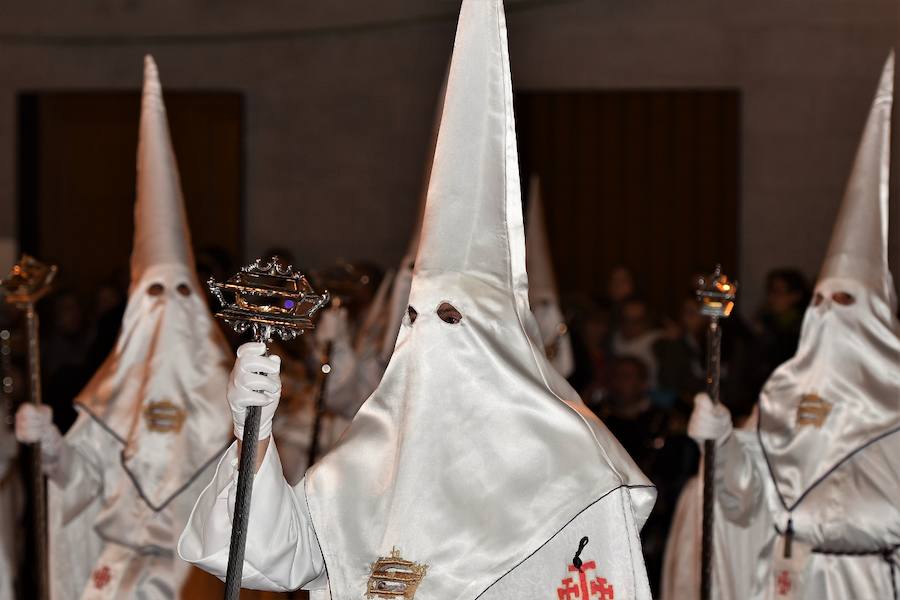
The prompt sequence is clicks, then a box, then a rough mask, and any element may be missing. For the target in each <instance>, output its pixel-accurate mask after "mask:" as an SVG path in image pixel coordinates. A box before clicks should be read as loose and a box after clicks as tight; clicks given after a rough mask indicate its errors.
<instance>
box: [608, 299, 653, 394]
mask: <svg viewBox="0 0 900 600" xmlns="http://www.w3.org/2000/svg"><path fill="white" fill-rule="evenodd" d="M662 335H663V332H662V331H660V330H658V329H654V328H653V326H652V321H651V318H650V307H649V306H648V305H647V302H646V301H645V300H644V299H642V298H639V297H632V298H629V299H628V300H625V301H624V302H623V303H622V304H621V314H620V321H619V329H618V331H615V332H613V337H612V346H611V347H612V353H613V355H615V356H634V357H637V358H639V359H641V361H642V362H643V363H644V364H645V365H646V366H647V371H648V377H647V380H648V382H649V384H650V386H651V387H654V386H655V385H656V377H657V363H656V355H655V354H654V351H653V347H654V345H655V344H656V342H657V341H658V340H659V339H660V338H661V337H662Z"/></svg>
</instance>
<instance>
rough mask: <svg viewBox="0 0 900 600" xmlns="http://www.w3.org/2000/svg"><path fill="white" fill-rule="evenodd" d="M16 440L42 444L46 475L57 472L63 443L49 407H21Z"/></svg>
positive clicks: (17, 413)
mask: <svg viewBox="0 0 900 600" xmlns="http://www.w3.org/2000/svg"><path fill="white" fill-rule="evenodd" d="M16 439H17V440H19V441H20V442H21V443H23V444H40V445H41V459H42V466H43V471H44V473H45V474H47V475H50V474H51V473H54V472H55V470H56V467H57V465H58V463H59V457H60V453H61V452H62V445H63V443H62V435H61V434H60V433H59V429H57V428H56V425H54V424H53V410H52V409H51V408H50V407H49V406H47V405H46V404H41V405H39V406H38V405H34V404H31V403H25V404H23V405H22V406H20V407H19V410H17V411H16Z"/></svg>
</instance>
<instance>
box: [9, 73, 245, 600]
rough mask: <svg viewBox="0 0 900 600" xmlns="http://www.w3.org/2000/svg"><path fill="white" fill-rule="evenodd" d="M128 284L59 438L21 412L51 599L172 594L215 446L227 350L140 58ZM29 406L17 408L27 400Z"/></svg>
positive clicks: (226, 433) (36, 414) (41, 417)
mask: <svg viewBox="0 0 900 600" xmlns="http://www.w3.org/2000/svg"><path fill="white" fill-rule="evenodd" d="M134 214H135V235H134V248H133V250H132V255H131V287H130V289H129V294H128V304H127V307H126V310H125V315H124V317H123V321H122V329H121V332H120V334H119V338H118V340H117V342H116V346H115V348H114V349H113V351H112V353H111V354H110V356H109V357H108V358H107V359H106V361H105V362H104V363H103V365H102V366H101V367H100V369H99V370H98V371H97V373H96V374H95V375H94V377H93V379H91V381H90V382H89V383H88V385H87V387H86V388H85V389H84V390H83V391H82V392H81V394H80V395H79V396H78V397H77V398H76V399H75V405H76V407H77V408H78V411H79V416H78V419H77V420H76V422H75V424H74V425H73V426H72V428H71V429H70V430H69V432H68V433H67V434H66V436H65V438H64V439H60V437H59V432H58V431H57V430H56V428H55V427H53V425H52V423H51V421H50V411H49V409H45V410H43V411H36V410H34V409H33V408H31V409H30V410H20V412H19V414H18V415H17V423H16V431H17V435H18V436H19V438H20V439H21V440H23V441H40V442H41V447H42V451H43V454H44V458H45V471H46V473H47V475H48V477H49V480H50V485H49V494H50V510H49V513H50V517H49V518H50V537H51V540H50V541H51V590H52V596H53V598H54V600H65V599H76V598H81V599H84V600H87V599H90V600H99V599H107V598H108V599H122V598H142V599H147V600H149V599H154V600H156V599H160V600H162V599H172V598H177V597H178V596H179V592H180V590H181V587H182V584H183V583H184V581H185V579H186V577H187V575H188V573H189V566H188V565H185V564H184V563H183V562H182V561H180V560H179V559H178V557H177V556H176V555H175V544H176V541H177V539H178V535H179V533H180V532H181V530H182V529H183V527H184V524H185V523H186V521H187V518H188V516H189V513H190V509H191V507H192V506H193V504H194V502H195V501H196V499H197V497H198V496H199V494H200V492H201V490H202V488H203V485H205V482H206V481H207V480H208V478H209V477H210V476H211V475H212V472H213V469H214V466H215V463H216V460H217V459H218V457H219V456H221V454H222V452H223V451H224V450H225V448H226V446H227V444H228V441H229V438H230V427H231V424H230V422H229V420H228V418H227V415H223V414H222V410H221V407H222V398H223V397H224V395H225V386H226V381H227V376H228V370H227V368H228V363H229V357H230V352H229V350H228V349H227V346H226V345H225V340H224V338H223V337H222V335H221V332H220V331H219V329H218V327H217V326H216V325H215V323H214V322H213V320H212V316H211V315H210V313H209V309H208V307H207V304H206V300H205V296H204V294H203V292H202V289H201V287H200V285H199V283H198V281H197V275H196V273H195V271H194V262H193V256H192V252H191V247H190V236H189V233H188V228H187V219H186V216H185V212H184V205H183V201H182V195H181V189H180V183H179V176H178V169H177V166H176V164H175V156H174V153H173V151H172V146H171V140H170V138H169V130H168V125H167V121H166V112H165V106H164V105H163V99H162V91H161V88H160V84H159V76H158V73H157V69H156V64H155V63H154V62H153V59H152V58H151V57H149V56H148V57H147V58H146V59H145V65H144V91H143V99H142V105H141V122H140V142H139V145H138V154H137V201H136V203H135V213H134ZM26 406H27V405H26Z"/></svg>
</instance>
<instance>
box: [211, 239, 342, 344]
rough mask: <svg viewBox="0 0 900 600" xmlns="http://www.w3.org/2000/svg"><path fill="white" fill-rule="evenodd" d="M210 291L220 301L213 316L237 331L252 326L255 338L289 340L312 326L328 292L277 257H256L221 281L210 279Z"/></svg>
mask: <svg viewBox="0 0 900 600" xmlns="http://www.w3.org/2000/svg"><path fill="white" fill-rule="evenodd" d="M207 283H208V285H209V290H210V291H211V292H212V293H213V295H214V296H215V297H216V298H218V299H219V302H221V303H222V310H221V311H220V312H218V313H216V316H217V317H219V318H220V319H222V320H224V321H225V322H226V323H228V324H229V325H231V327H232V328H233V329H234V330H235V331H236V332H238V333H244V332H245V331H247V330H248V329H252V331H253V336H254V338H255V339H256V340H257V341H260V342H268V341H270V340H271V339H272V337H273V336H275V335H277V336H278V337H279V338H281V339H282V340H292V339H294V338H295V337H297V336H298V335H300V334H302V333H303V332H304V331H307V330H310V329H315V325H314V324H313V321H312V318H313V316H314V315H315V314H316V312H317V311H318V310H319V309H320V308H322V307H323V306H325V304H327V303H328V300H329V299H330V297H331V296H330V294H329V293H328V292H327V291H325V292H324V293H322V294H318V293H316V292H315V290H313V288H312V286H311V285H310V284H309V282H308V281H307V280H306V276H305V275H303V274H301V273H299V272H298V271H295V270H294V268H293V267H292V266H290V265H284V264H283V263H282V262H281V260H280V259H279V258H278V257H277V256H273V257H272V258H271V259H270V260H268V261H265V260H264V259H262V258H259V259H257V260H256V261H255V262H254V263H253V264H250V265H247V266H246V267H244V268H242V269H241V270H240V272H239V273H237V274H236V275H235V276H234V277H232V278H230V279H229V280H228V281H226V282H224V283H219V282H217V281H215V280H214V279H212V278H210V280H209V281H208V282H207Z"/></svg>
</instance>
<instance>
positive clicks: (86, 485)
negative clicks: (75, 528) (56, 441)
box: [49, 413, 118, 525]
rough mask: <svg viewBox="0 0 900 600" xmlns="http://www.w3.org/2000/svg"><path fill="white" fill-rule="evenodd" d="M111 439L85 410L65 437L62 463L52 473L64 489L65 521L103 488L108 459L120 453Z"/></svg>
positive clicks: (61, 496) (53, 478) (79, 510)
mask: <svg viewBox="0 0 900 600" xmlns="http://www.w3.org/2000/svg"><path fill="white" fill-rule="evenodd" d="M111 443H112V438H111V437H110V435H109V434H108V433H107V432H106V431H105V430H103V428H102V427H101V426H100V425H98V424H97V422H96V421H95V420H94V419H93V417H91V416H90V415H87V414H84V413H82V414H80V415H79V416H78V420H77V421H76V422H75V424H74V425H72V428H71V429H70V430H69V432H68V433H67V434H66V436H65V437H64V438H63V442H62V444H61V446H60V450H59V458H58V459H57V460H58V461H59V463H58V465H57V466H56V468H55V469H54V471H53V474H52V475H51V476H50V477H49V479H50V481H52V482H53V484H54V485H56V486H57V487H58V488H59V489H60V490H61V492H62V493H61V495H60V505H59V506H60V509H61V511H62V513H61V518H62V524H63V525H66V524H68V523H69V522H70V521H72V520H73V519H74V518H76V517H77V516H78V515H80V514H81V513H82V512H83V511H84V510H85V509H86V508H87V507H88V506H90V505H91V504H92V503H93V502H94V501H95V500H96V499H97V495H98V494H99V493H100V492H101V491H102V489H103V472H104V470H105V466H106V462H107V461H108V460H109V457H110V456H112V457H114V460H118V454H117V453H116V452H114V451H112V452H111V451H110V448H109V446H110V444H111Z"/></svg>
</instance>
